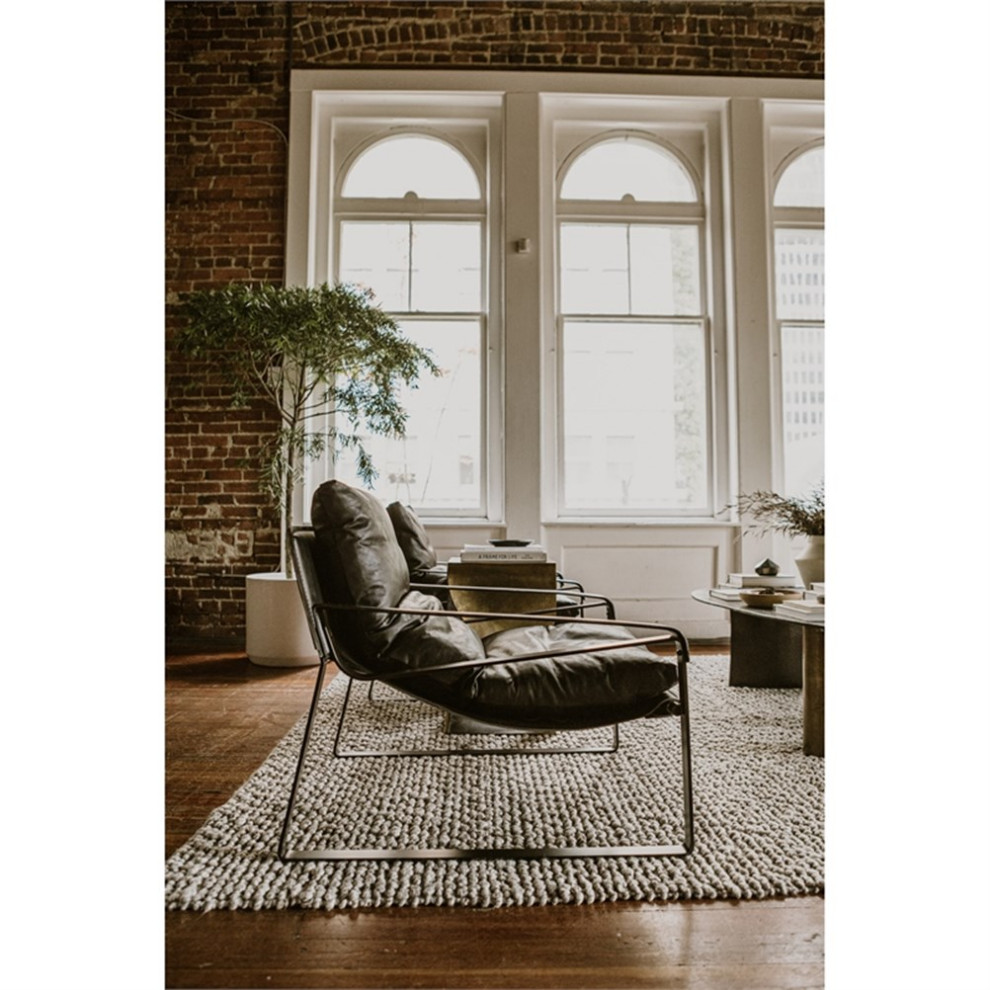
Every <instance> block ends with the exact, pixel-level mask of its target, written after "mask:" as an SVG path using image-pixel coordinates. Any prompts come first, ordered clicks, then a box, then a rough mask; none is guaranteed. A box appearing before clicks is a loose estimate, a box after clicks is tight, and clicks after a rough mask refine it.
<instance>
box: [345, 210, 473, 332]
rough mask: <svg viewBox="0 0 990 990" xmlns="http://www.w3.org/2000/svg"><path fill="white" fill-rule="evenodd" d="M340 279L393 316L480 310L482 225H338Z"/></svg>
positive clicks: (356, 223)
mask: <svg viewBox="0 0 990 990" xmlns="http://www.w3.org/2000/svg"><path fill="white" fill-rule="evenodd" d="M338 271H339V277H340V280H341V281H343V282H354V283H356V284H358V285H360V286H363V287H365V288H370V289H371V290H372V291H373V292H374V294H375V301H376V302H377V303H378V305H380V306H381V307H382V308H383V309H386V310H391V311H393V312H413V311H419V312H423V311H432V312H472V313H476V312H478V310H479V309H480V308H481V224H480V223H478V222H469V223H407V222H402V223H363V222H357V221H345V222H343V223H341V225H340V266H339V269H338Z"/></svg>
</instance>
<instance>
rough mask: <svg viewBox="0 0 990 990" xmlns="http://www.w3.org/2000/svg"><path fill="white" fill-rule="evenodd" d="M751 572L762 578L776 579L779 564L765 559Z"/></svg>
mask: <svg viewBox="0 0 990 990" xmlns="http://www.w3.org/2000/svg"><path fill="white" fill-rule="evenodd" d="M753 570H754V571H756V573H757V574H759V575H761V576H762V577H776V576H777V575H778V574H779V573H780V564H778V563H777V562H776V561H774V560H771V559H770V558H769V557H767V558H765V559H764V560H761V561H760V562H759V563H758V564H757V565H756V567H754V568H753Z"/></svg>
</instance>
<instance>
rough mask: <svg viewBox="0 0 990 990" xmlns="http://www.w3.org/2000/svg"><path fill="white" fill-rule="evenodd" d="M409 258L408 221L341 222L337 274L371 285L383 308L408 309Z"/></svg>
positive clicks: (366, 285)
mask: <svg viewBox="0 0 990 990" xmlns="http://www.w3.org/2000/svg"><path fill="white" fill-rule="evenodd" d="M409 260H410V238H409V224H408V223H342V224H341V225H340V265H339V267H338V277H339V278H340V281H341V282H353V283H355V284H356V285H360V286H361V287H362V288H365V289H371V291H372V292H373V293H374V294H375V302H376V303H377V304H378V305H379V306H381V307H382V309H385V310H393V311H399V312H404V311H406V310H408V309H409Z"/></svg>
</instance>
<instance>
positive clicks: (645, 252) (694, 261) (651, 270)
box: [560, 223, 701, 316]
mask: <svg viewBox="0 0 990 990" xmlns="http://www.w3.org/2000/svg"><path fill="white" fill-rule="evenodd" d="M560 258H561V260H560V279H561V308H562V310H563V312H565V313H622V314H627V315H628V314H638V313H651V314H658V315H659V314H668V315H676V316H682V315H683V316H690V315H695V314H697V313H699V312H700V311H701V298H700V290H699V285H700V272H699V251H698V230H697V228H696V227H693V226H658V225H654V224H571V223H568V224H562V225H561V230H560Z"/></svg>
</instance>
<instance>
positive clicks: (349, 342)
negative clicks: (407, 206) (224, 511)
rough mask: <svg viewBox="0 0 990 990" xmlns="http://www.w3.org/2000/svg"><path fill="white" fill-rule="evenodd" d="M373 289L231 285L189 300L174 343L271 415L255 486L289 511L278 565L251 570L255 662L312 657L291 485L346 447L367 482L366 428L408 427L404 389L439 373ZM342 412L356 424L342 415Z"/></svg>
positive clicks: (290, 662) (389, 432)
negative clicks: (290, 543)
mask: <svg viewBox="0 0 990 990" xmlns="http://www.w3.org/2000/svg"><path fill="white" fill-rule="evenodd" d="M371 298H372V296H371V293H370V292H368V291H366V290H362V289H358V288H356V287H353V286H350V285H344V284H338V285H334V286H330V285H329V284H326V283H324V284H323V285H318V286H313V287H304V286H276V285H237V284H232V285H227V286H225V287H223V288H220V289H211V290H201V291H198V292H192V293H189V294H188V295H186V297H185V298H184V300H183V312H184V316H185V326H184V327H183V329H182V330H181V331H180V332H179V334H178V337H177V343H178V346H179V348H180V349H181V350H183V351H185V352H186V353H187V354H189V355H190V356H191V357H192V358H193V359H199V360H202V361H203V363H204V368H205V370H206V373H208V374H209V373H212V372H214V371H217V372H219V374H220V375H221V376H222V378H223V379H224V380H225V382H226V385H227V387H228V388H229V389H230V395H231V405H232V407H234V408H245V407H247V406H248V405H249V403H250V402H251V401H252V400H253V401H258V402H261V403H262V404H264V405H266V406H267V407H268V408H269V409H271V410H273V411H274V412H275V414H276V421H275V425H274V426H273V428H272V432H271V436H270V437H269V439H268V440H267V442H265V443H263V444H262V445H261V447H260V448H259V449H258V450H256V451H254V452H253V454H254V460H255V461H256V463H257V465H258V468H259V472H260V487H261V488H262V490H263V492H264V493H265V494H266V495H268V496H269V497H270V499H271V500H272V503H273V504H274V505H275V506H276V507H277V508H279V509H280V510H281V516H282V520H281V523H282V530H281V566H280V570H279V571H278V572H275V573H267V574H259V575H248V579H247V588H246V600H245V605H246V627H247V644H246V645H247V653H248V656H249V658H250V659H251V660H252V661H253V662H255V663H260V664H263V665H265V666H300V665H304V664H315V663H316V662H317V657H316V653H315V652H314V650H313V646H312V641H311V638H310V635H309V627H308V625H307V622H306V617H305V614H304V612H303V609H302V605H301V600H300V598H299V594H298V592H297V591H296V590H295V579H294V577H293V573H292V561H291V558H290V556H289V554H288V553H287V549H286V548H287V540H286V534H287V533H288V532H291V529H292V525H293V518H292V515H293V511H292V505H293V491H294V488H295V485H296V483H297V481H298V480H299V477H300V475H301V472H302V468H303V466H304V464H305V462H306V461H307V460H310V459H312V458H314V457H317V456H319V455H320V454H322V453H323V452H325V451H329V452H330V453H331V454H332V455H336V453H337V452H339V451H340V450H342V449H344V448H349V449H352V450H353V451H354V452H355V455H356V459H357V470H358V474H359V475H360V476H361V478H362V480H363V481H365V483H370V482H371V480H372V479H373V478H374V475H375V471H374V468H373V466H372V463H371V458H370V457H369V456H368V453H367V451H366V450H365V448H364V446H363V444H362V441H361V437H362V436H367V435H368V434H369V433H370V434H377V435H384V436H402V435H403V434H404V432H405V423H406V411H405V409H404V408H403V407H402V405H401V404H400V402H399V394H400V392H399V390H400V388H401V387H402V386H403V385H411V384H413V383H414V382H415V381H416V379H417V378H418V377H419V375H420V373H421V372H423V371H429V372H430V373H431V374H435V375H436V374H439V373H440V372H439V369H438V368H437V366H436V364H435V363H434V361H433V359H432V357H431V356H430V354H429V352H428V351H426V350H424V349H423V348H421V347H419V346H418V345H416V344H414V343H413V342H412V341H411V340H409V339H407V338H406V337H405V336H404V335H403V334H402V332H401V330H400V329H399V326H398V324H397V323H396V322H395V321H394V320H393V319H392V317H390V316H389V315H388V314H386V313H385V312H384V311H383V310H381V309H379V308H378V307H377V306H375V305H373V304H372V302H371ZM334 413H337V414H339V415H338V416H336V417H334V416H332V415H331V414H334ZM345 419H346V420H348V421H349V422H350V423H351V424H353V425H352V426H351V427H350V428H342V427H341V426H340V425H336V424H340V423H341V422H343V421H344V420H345ZM285 582H291V583H292V587H291V588H290V590H289V592H288V593H286V592H285V589H282V588H280V587H279V585H280V584H282V583H285ZM273 595H274V596H275V597H276V598H277V599H278V600H277V601H271V600H270V599H271V598H272V596H273ZM279 616H284V619H283V620H280V619H279V618H278V617H279ZM300 650H301V651H302V653H300Z"/></svg>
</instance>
